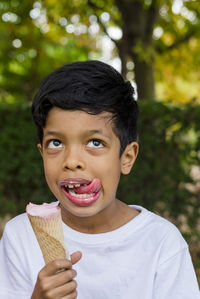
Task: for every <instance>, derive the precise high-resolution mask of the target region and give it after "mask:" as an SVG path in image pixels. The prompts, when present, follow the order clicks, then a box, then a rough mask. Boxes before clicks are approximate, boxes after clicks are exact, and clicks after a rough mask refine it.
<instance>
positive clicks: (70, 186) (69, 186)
mask: <svg viewBox="0 0 200 299" xmlns="http://www.w3.org/2000/svg"><path fill="white" fill-rule="evenodd" d="M65 187H68V188H74V185H71V184H68V185H66V186H65Z"/></svg>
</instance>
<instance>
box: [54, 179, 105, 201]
mask: <svg viewBox="0 0 200 299" xmlns="http://www.w3.org/2000/svg"><path fill="white" fill-rule="evenodd" d="M60 186H61V188H62V190H63V193H64V194H65V195H66V197H67V198H68V199H69V200H70V201H71V202H73V203H74V204H76V205H79V206H88V205H90V204H92V203H93V202H95V201H96V200H97V199H98V197H99V191H100V189H101V182H100V180H99V179H97V178H95V179H93V180H92V181H88V180H84V179H79V178H77V179H71V178H70V179H67V180H65V181H62V182H61V183H60Z"/></svg>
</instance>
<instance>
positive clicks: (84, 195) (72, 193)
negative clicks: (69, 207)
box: [69, 190, 95, 198]
mask: <svg viewBox="0 0 200 299" xmlns="http://www.w3.org/2000/svg"><path fill="white" fill-rule="evenodd" d="M69 193H70V194H71V195H72V196H75V197H78V198H88V197H92V196H94V194H95V193H90V194H86V193H84V194H77V193H75V192H74V190H69Z"/></svg>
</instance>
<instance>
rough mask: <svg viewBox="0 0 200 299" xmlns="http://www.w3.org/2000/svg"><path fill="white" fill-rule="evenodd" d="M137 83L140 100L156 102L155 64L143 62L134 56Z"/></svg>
mask: <svg viewBox="0 0 200 299" xmlns="http://www.w3.org/2000/svg"><path fill="white" fill-rule="evenodd" d="M133 61H134V65H135V68H134V71H135V81H136V85H137V93H138V98H139V99H141V100H155V97H156V95H155V79H154V64H153V62H148V63H147V62H145V61H141V60H140V58H139V57H138V56H137V55H134V54H133Z"/></svg>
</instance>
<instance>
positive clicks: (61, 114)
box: [44, 107, 113, 133]
mask: <svg viewBox="0 0 200 299" xmlns="http://www.w3.org/2000/svg"><path fill="white" fill-rule="evenodd" d="M112 119H113V114H112V113H111V112H107V111H105V112H101V113H99V114H92V113H89V112H85V111H82V110H64V109H61V108H57V107H54V108H52V109H51V110H50V111H49V114H48V117H47V120H46V126H45V128H47V127H49V126H50V127H51V126H58V127H63V126H65V125H72V124H73V123H75V124H76V126H78V125H79V124H84V127H85V128H87V127H88V128H91V130H92V131H94V133H95V131H100V130H103V128H107V129H108V128H110V129H112V130H113V122H112ZM45 128H44V129H45Z"/></svg>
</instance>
